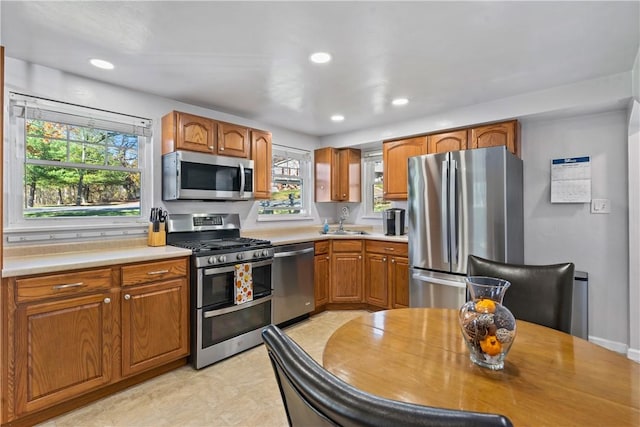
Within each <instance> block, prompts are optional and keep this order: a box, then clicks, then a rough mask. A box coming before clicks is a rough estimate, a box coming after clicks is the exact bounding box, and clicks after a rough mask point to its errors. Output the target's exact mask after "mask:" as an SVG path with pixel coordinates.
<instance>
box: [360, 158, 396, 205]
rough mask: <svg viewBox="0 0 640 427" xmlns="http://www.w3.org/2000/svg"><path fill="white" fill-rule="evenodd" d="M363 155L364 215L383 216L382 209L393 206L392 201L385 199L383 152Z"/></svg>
mask: <svg viewBox="0 0 640 427" xmlns="http://www.w3.org/2000/svg"><path fill="white" fill-rule="evenodd" d="M363 157H364V168H363V175H364V176H363V179H362V182H363V183H364V185H363V189H362V191H363V193H364V194H363V197H362V200H363V202H364V203H363V205H364V213H363V216H364V217H370V218H381V217H382V211H383V210H385V209H388V208H390V207H391V202H389V201H386V200H384V199H383V193H382V183H383V180H384V173H383V168H382V165H383V163H382V153H380V152H375V153H365V154H364V156H363Z"/></svg>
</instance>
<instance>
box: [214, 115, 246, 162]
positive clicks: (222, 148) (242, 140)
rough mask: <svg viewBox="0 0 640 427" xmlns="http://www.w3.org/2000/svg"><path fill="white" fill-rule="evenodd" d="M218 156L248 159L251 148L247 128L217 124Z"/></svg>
mask: <svg viewBox="0 0 640 427" xmlns="http://www.w3.org/2000/svg"><path fill="white" fill-rule="evenodd" d="M217 125H218V154H220V155H221V156H232V157H244V158H248V157H249V150H250V148H251V145H250V142H249V128H246V127H244V126H238V125H234V124H231V123H224V122H218V123H217Z"/></svg>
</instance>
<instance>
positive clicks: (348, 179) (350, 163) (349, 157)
mask: <svg viewBox="0 0 640 427" xmlns="http://www.w3.org/2000/svg"><path fill="white" fill-rule="evenodd" d="M338 168H339V170H340V179H339V185H338V193H337V196H338V197H337V200H340V201H343V202H359V201H360V150H356V149H353V148H343V149H340V150H338Z"/></svg>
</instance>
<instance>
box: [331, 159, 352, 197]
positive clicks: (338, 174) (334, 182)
mask: <svg viewBox="0 0 640 427" xmlns="http://www.w3.org/2000/svg"><path fill="white" fill-rule="evenodd" d="M340 153H341V150H335V149H333V148H332V149H331V200H333V201H340V200H345V199H346V198H347V191H348V188H345V186H344V185H343V184H342V182H340V181H341V180H342V176H343V174H345V175H346V174H347V173H348V170H349V169H348V168H347V157H346V156H345V155H344V154H342V155H340ZM341 167H342V168H341ZM343 194H344V196H343Z"/></svg>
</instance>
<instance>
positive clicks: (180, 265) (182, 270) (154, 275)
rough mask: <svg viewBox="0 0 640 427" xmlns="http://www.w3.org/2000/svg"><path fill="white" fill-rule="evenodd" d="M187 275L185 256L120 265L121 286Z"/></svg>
mask: <svg viewBox="0 0 640 427" xmlns="http://www.w3.org/2000/svg"><path fill="white" fill-rule="evenodd" d="M186 275H187V258H181V259H172V260H168V261H158V262H147V263H144V264H136V265H127V266H124V267H122V286H133V285H139V284H141V283H148V282H155V281H157V280H165V279H174V278H177V277H184V276H186Z"/></svg>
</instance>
